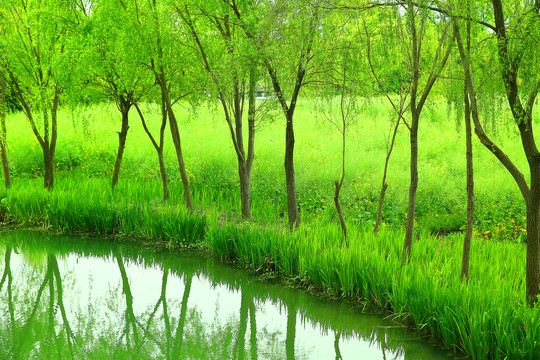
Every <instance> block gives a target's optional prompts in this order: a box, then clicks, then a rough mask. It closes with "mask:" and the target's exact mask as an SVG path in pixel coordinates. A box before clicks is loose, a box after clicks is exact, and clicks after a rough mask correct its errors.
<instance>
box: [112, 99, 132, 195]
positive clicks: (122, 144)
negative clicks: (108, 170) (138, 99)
mask: <svg viewBox="0 0 540 360" xmlns="http://www.w3.org/2000/svg"><path fill="white" fill-rule="evenodd" d="M130 107H131V105H127V104H126V105H125V106H124V105H121V108H122V128H121V129H120V132H119V133H118V152H117V154H116V161H115V163H114V170H113V177H112V184H111V186H112V189H113V190H114V189H115V187H116V184H117V183H118V175H119V174H120V166H121V165H122V159H123V157H124V149H125V148H126V139H127V134H128V130H129V116H128V115H129V108H130Z"/></svg>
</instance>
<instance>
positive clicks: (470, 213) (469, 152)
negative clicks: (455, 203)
mask: <svg viewBox="0 0 540 360" xmlns="http://www.w3.org/2000/svg"><path fill="white" fill-rule="evenodd" d="M464 95H465V97H464V101H465V137H466V158H467V228H466V230H465V239H464V240H463V256H462V260H461V280H462V281H463V280H466V281H467V282H468V281H469V259H470V253H471V239H472V233H473V225H474V168H473V149H472V129H471V109H470V102H469V92H468V91H467V88H465V91H464Z"/></svg>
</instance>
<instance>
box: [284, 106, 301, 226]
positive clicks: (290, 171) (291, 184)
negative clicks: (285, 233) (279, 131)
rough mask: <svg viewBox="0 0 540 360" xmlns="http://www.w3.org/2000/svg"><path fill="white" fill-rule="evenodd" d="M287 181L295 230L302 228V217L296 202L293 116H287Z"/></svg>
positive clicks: (288, 197)
mask: <svg viewBox="0 0 540 360" xmlns="http://www.w3.org/2000/svg"><path fill="white" fill-rule="evenodd" d="M285 131H286V132H285V161H284V165H285V181H286V185H287V212H288V215H289V228H290V230H293V229H294V228H295V227H296V228H298V227H299V226H300V215H299V213H298V204H297V201H296V181H295V174H294V129H293V119H292V115H287V127H286V130H285Z"/></svg>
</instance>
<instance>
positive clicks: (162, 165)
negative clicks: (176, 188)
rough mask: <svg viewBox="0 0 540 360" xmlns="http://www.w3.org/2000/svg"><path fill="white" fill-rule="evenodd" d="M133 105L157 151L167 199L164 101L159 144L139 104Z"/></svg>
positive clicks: (165, 112) (165, 198) (164, 196)
mask: <svg viewBox="0 0 540 360" xmlns="http://www.w3.org/2000/svg"><path fill="white" fill-rule="evenodd" d="M133 105H135V109H136V110H137V112H138V113H139V117H140V118H141V122H142V126H143V129H144V131H145V132H146V135H148V138H149V139H150V141H151V142H152V145H153V146H154V149H155V150H156V152H157V155H158V161H159V173H160V175H161V184H162V186H163V200H168V199H169V185H168V182H167V170H166V169H165V160H164V158H163V148H164V144H165V128H166V127H167V109H166V106H165V103H164V102H162V104H161V127H160V129H159V144H158V143H157V142H156V139H154V136H153V135H152V133H151V132H150V129H148V126H147V125H146V120H145V119H144V115H143V113H142V111H141V109H140V107H139V104H137V103H134V104H133Z"/></svg>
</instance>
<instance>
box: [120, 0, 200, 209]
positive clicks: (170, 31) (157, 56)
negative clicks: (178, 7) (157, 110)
mask: <svg viewBox="0 0 540 360" xmlns="http://www.w3.org/2000/svg"><path fill="white" fill-rule="evenodd" d="M134 6H135V10H136V11H135V17H133V18H132V19H131V20H130V21H132V22H134V23H135V24H137V27H136V33H135V34H136V35H137V39H138V40H139V45H140V46H139V51H140V52H141V53H144V54H145V57H144V60H141V61H140V63H141V65H142V66H143V68H144V69H145V71H149V72H150V74H151V76H152V78H153V80H154V82H155V84H156V85H157V87H158V88H159V92H160V97H161V99H160V100H161V103H162V104H163V105H164V108H165V110H166V112H167V116H168V120H169V129H170V132H171V137H172V141H173V145H174V148H175V151H176V159H177V161H178V168H179V171H180V177H181V179H182V186H183V188H184V198H185V203H186V208H187V210H188V211H189V212H193V203H192V200H191V191H190V189H189V179H188V176H187V172H186V166H185V163H184V155H183V152H182V142H181V138H180V128H179V125H178V120H177V118H176V113H175V111H174V108H173V106H174V104H176V103H177V102H178V101H179V100H181V99H183V98H185V97H187V96H188V95H190V94H193V93H197V89H198V88H199V87H200V82H199V81H198V80H199V79H200V75H199V74H197V73H196V72H194V71H193V66H192V64H193V59H192V57H191V56H190V52H189V51H188V48H187V47H186V46H185V45H183V44H182V42H183V41H182V40H180V41H176V40H177V38H176V36H175V35H176V32H177V31H179V26H180V25H179V19H178V18H177V17H176V16H175V15H174V8H173V7H172V3H171V1H165V0H162V1H158V0H146V1H143V2H134Z"/></svg>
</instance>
